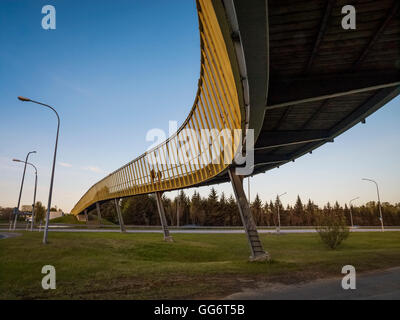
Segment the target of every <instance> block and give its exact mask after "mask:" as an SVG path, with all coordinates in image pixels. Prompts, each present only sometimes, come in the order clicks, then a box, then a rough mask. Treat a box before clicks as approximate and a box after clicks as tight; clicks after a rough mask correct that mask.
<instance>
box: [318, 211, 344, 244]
mask: <svg viewBox="0 0 400 320" xmlns="http://www.w3.org/2000/svg"><path fill="white" fill-rule="evenodd" d="M316 229H317V232H318V234H319V236H320V238H321V240H322V242H323V243H325V244H326V245H327V246H328V247H329V248H331V249H336V248H337V247H338V246H339V245H340V244H341V243H342V241H343V240H345V239H346V238H347V237H348V236H349V228H348V227H347V226H346V220H345V219H344V217H343V216H339V215H334V214H323V215H322V216H321V217H320V218H319V219H318V227H316Z"/></svg>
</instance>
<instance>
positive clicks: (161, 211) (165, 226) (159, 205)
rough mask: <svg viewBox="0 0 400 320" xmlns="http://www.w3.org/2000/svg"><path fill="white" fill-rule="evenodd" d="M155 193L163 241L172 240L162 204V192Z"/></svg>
mask: <svg viewBox="0 0 400 320" xmlns="http://www.w3.org/2000/svg"><path fill="white" fill-rule="evenodd" d="M155 194H156V200H157V208H158V213H159V215H160V221H161V227H162V229H163V232H164V241H169V242H172V241H174V240H173V239H172V237H171V236H170V234H169V230H168V223H167V218H166V217H165V210H164V206H163V204H162V192H156V193H155Z"/></svg>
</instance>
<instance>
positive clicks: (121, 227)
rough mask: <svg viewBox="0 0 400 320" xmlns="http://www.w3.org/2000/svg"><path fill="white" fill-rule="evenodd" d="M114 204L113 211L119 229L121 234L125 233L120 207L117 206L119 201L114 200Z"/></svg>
mask: <svg viewBox="0 0 400 320" xmlns="http://www.w3.org/2000/svg"><path fill="white" fill-rule="evenodd" d="M114 203H115V210H116V211H117V216H118V222H119V228H120V229H121V232H126V229H125V224H124V219H122V213H121V207H120V206H119V199H118V200H117V199H114Z"/></svg>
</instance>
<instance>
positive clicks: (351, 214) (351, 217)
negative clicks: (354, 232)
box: [349, 197, 360, 228]
mask: <svg viewBox="0 0 400 320" xmlns="http://www.w3.org/2000/svg"><path fill="white" fill-rule="evenodd" d="M357 199H360V197H357V198H354V199H351V200H350V201H349V210H350V221H351V227H352V228H353V227H354V226H353V213H352V212H351V208H352V206H351V203H352V202H353V201H354V200H357Z"/></svg>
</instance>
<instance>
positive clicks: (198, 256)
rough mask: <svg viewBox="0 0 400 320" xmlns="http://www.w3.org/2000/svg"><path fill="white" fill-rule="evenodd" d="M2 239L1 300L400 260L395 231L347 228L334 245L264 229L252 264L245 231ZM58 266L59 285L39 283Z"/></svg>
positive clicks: (299, 273)
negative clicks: (166, 238) (261, 253)
mask: <svg viewBox="0 0 400 320" xmlns="http://www.w3.org/2000/svg"><path fill="white" fill-rule="evenodd" d="M21 233H22V236H20V237H15V238H8V239H2V240H0V299H21V298H22V299H48V298H51V299H149V298H155V299H169V298H176V299H180V298H219V297H223V296H225V295H227V294H230V293H233V292H237V291H239V290H240V289H241V287H256V285H257V283H270V282H282V283H295V282H299V281H303V280H312V279H316V278H322V277H330V276H341V273H340V271H341V268H342V266H343V265H346V264H351V265H354V266H355V267H356V270H357V272H363V271H368V270H376V269H383V268H388V267H393V266H399V265H400V232H385V233H380V232H371V233H369V232H368V233H352V234H350V237H349V239H347V240H346V241H345V242H344V243H343V244H342V246H340V247H339V248H338V249H337V250H334V251H333V250H330V249H327V248H326V247H325V246H324V245H323V244H322V243H321V242H320V240H319V237H318V235H317V234H282V235H280V236H277V235H271V234H261V235H260V237H261V239H262V241H263V243H264V246H265V248H266V249H267V250H268V251H269V252H270V254H271V255H272V258H273V259H272V261H271V262H269V263H250V262H248V261H247V258H248V256H249V250H248V245H247V240H246V237H245V235H244V234H174V235H173V236H174V239H175V242H174V243H166V242H163V241H162V235H161V234H155V233H154V234H153V233H148V234H147V233H144V234H143V233H142V234H120V233H67V232H66V233H61V232H53V233H50V234H49V239H50V243H49V244H48V245H46V246H45V245H42V244H41V239H42V235H43V234H42V233H39V232H33V233H31V232H21ZM45 264H50V265H53V266H55V268H56V272H57V289H56V290H47V291H45V290H43V289H42V288H41V279H42V277H43V276H44V275H42V274H41V268H42V266H43V265H45Z"/></svg>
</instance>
